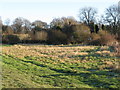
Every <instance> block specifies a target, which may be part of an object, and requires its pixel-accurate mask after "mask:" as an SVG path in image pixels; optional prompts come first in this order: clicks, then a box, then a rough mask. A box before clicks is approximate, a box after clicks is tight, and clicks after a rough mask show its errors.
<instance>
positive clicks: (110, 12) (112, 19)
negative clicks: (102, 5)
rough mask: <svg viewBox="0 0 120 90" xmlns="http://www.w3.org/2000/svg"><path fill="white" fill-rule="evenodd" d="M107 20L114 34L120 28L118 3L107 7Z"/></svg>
mask: <svg viewBox="0 0 120 90" xmlns="http://www.w3.org/2000/svg"><path fill="white" fill-rule="evenodd" d="M104 20H105V22H106V23H108V24H109V25H110V28H111V30H112V31H111V32H113V33H114V34H115V33H117V32H118V30H119V29H120V11H119V8H118V6H117V5H112V6H110V7H109V8H107V9H106V13H105V19H104Z"/></svg>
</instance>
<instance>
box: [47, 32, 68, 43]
mask: <svg viewBox="0 0 120 90" xmlns="http://www.w3.org/2000/svg"><path fill="white" fill-rule="evenodd" d="M66 42H67V36H66V34H65V33H63V32H62V31H60V30H50V31H49V32H48V43H52V44H65V43H66Z"/></svg>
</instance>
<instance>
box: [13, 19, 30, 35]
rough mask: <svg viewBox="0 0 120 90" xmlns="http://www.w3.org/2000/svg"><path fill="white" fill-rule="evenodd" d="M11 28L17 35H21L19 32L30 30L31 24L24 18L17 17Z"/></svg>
mask: <svg viewBox="0 0 120 90" xmlns="http://www.w3.org/2000/svg"><path fill="white" fill-rule="evenodd" d="M12 27H13V29H14V30H15V31H16V32H18V33H21V31H23V32H26V31H28V30H30V28H31V23H30V21H29V20H27V19H25V18H22V17H18V18H16V19H15V20H14V22H13V25H12Z"/></svg>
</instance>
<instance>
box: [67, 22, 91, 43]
mask: <svg viewBox="0 0 120 90" xmlns="http://www.w3.org/2000/svg"><path fill="white" fill-rule="evenodd" d="M65 33H66V34H67V37H68V39H69V42H72V43H86V42H88V41H89V38H90V30H89V27H87V26H86V25H84V24H77V25H71V26H70V28H69V30H66V32H65Z"/></svg>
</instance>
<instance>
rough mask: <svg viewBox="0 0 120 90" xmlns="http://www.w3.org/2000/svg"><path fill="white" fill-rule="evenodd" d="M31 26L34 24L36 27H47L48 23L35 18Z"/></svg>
mask: <svg viewBox="0 0 120 90" xmlns="http://www.w3.org/2000/svg"><path fill="white" fill-rule="evenodd" d="M32 26H35V27H37V28H42V29H47V28H48V25H47V23H46V22H42V21H41V20H36V21H34V22H33V23H32Z"/></svg>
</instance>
